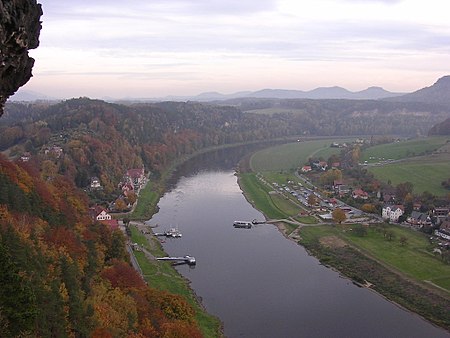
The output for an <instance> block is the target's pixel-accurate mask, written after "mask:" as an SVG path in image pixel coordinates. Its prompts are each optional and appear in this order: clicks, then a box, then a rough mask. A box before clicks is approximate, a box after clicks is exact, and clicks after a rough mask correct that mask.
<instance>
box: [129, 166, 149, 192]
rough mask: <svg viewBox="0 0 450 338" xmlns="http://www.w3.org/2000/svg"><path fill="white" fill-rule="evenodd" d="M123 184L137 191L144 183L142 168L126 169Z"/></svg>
mask: <svg viewBox="0 0 450 338" xmlns="http://www.w3.org/2000/svg"><path fill="white" fill-rule="evenodd" d="M124 183H131V184H132V185H133V187H134V190H139V189H140V188H141V187H142V185H143V184H144V183H145V173H144V168H140V169H128V170H127V172H126V174H125V179H124Z"/></svg>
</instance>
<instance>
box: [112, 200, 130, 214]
mask: <svg viewBox="0 0 450 338" xmlns="http://www.w3.org/2000/svg"><path fill="white" fill-rule="evenodd" d="M114 205H115V207H116V210H117V211H124V210H125V209H126V208H127V205H126V204H125V202H124V200H123V199H121V198H118V199H116V202H115V203H114Z"/></svg>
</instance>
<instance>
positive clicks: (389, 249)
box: [301, 225, 450, 292]
mask: <svg viewBox="0 0 450 338" xmlns="http://www.w3.org/2000/svg"><path fill="white" fill-rule="evenodd" d="M359 226H360V225H346V226H339V227H330V226H316V227H306V228H302V229H301V235H302V237H303V238H305V239H306V240H308V241H311V240H312V239H313V238H316V239H319V240H320V238H323V237H326V236H336V237H338V238H341V239H343V240H344V241H346V242H348V243H350V244H352V245H354V246H356V247H358V248H359V249H361V250H363V251H365V252H367V253H369V254H370V256H372V257H374V258H375V259H377V260H379V261H382V262H383V263H384V264H387V265H388V266H390V267H392V268H394V269H396V270H398V271H400V272H402V273H404V274H405V275H406V276H408V277H410V278H413V279H415V280H418V281H422V282H424V281H429V282H431V283H433V284H436V285H438V286H439V287H441V288H444V289H446V290H447V291H448V292H450V265H448V264H445V263H443V262H442V261H441V260H440V259H439V258H438V257H436V256H434V255H433V254H432V253H431V252H430V248H431V245H430V243H429V241H428V238H427V236H426V235H425V234H423V233H420V232H417V231H413V230H410V229H406V228H402V227H399V226H386V228H382V227H370V228H369V229H367V235H365V236H363V237H361V236H358V235H357V234H356V232H355V231H351V230H350V229H354V228H356V227H359ZM384 231H389V232H392V233H393V239H392V240H387V239H386V238H385V237H384V235H383V233H384ZM402 237H404V238H406V244H404V245H402V244H401V242H400V238H402Z"/></svg>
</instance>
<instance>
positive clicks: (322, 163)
mask: <svg viewBox="0 0 450 338" xmlns="http://www.w3.org/2000/svg"><path fill="white" fill-rule="evenodd" d="M317 168H318V169H320V170H322V171H325V170H327V168H328V163H327V162H325V161H320V162H319V165H318V167H317Z"/></svg>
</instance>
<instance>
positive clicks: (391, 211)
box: [381, 204, 405, 222]
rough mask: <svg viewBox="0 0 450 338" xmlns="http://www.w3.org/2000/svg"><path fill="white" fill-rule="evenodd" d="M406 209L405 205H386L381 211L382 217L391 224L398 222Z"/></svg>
mask: <svg viewBox="0 0 450 338" xmlns="http://www.w3.org/2000/svg"><path fill="white" fill-rule="evenodd" d="M404 212H405V208H404V206H403V205H401V204H398V205H389V204H387V205H385V206H384V207H383V209H382V211H381V217H383V219H385V220H389V221H391V222H398V218H399V217H400V216H401V215H403V214H404Z"/></svg>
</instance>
